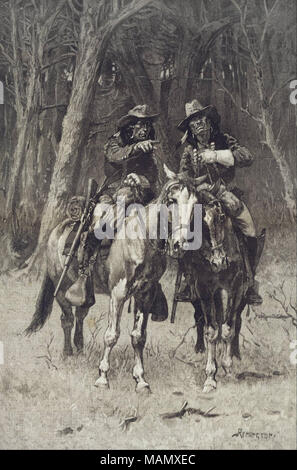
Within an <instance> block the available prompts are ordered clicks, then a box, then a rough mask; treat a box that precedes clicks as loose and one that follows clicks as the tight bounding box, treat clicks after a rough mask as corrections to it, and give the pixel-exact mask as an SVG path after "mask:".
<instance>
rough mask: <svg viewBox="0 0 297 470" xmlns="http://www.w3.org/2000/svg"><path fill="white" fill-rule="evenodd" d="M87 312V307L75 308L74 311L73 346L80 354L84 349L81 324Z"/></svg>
mask: <svg viewBox="0 0 297 470" xmlns="http://www.w3.org/2000/svg"><path fill="white" fill-rule="evenodd" d="M88 312H89V307H76V309H75V318H76V321H75V331H74V345H75V347H76V349H77V352H81V351H82V350H83V348H84V335H83V324H84V319H85V318H86V316H87V315H88Z"/></svg>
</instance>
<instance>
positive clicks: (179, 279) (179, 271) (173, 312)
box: [170, 266, 183, 323]
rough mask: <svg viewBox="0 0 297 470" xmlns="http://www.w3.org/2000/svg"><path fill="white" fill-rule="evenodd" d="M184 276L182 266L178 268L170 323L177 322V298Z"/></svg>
mask: <svg viewBox="0 0 297 470" xmlns="http://www.w3.org/2000/svg"><path fill="white" fill-rule="evenodd" d="M182 275H183V273H182V270H181V268H180V266H178V268H177V275H176V281H175V288H174V297H173V304H172V311H171V318H170V323H174V321H175V314H176V307H177V302H178V300H177V298H176V296H177V293H178V291H179V288H180V283H181V278H182Z"/></svg>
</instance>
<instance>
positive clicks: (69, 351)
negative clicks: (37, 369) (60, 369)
mask: <svg viewBox="0 0 297 470" xmlns="http://www.w3.org/2000/svg"><path fill="white" fill-rule="evenodd" d="M70 356H73V349H72V348H71V349H64V350H63V358H64V359H66V357H70Z"/></svg>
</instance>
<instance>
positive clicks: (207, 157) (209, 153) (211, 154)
mask: <svg viewBox="0 0 297 470" xmlns="http://www.w3.org/2000/svg"><path fill="white" fill-rule="evenodd" d="M199 159H200V161H201V162H202V163H216V162H217V154H216V151H215V150H210V149H205V150H203V152H200V153H199Z"/></svg>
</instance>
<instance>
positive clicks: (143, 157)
mask: <svg viewBox="0 0 297 470" xmlns="http://www.w3.org/2000/svg"><path fill="white" fill-rule="evenodd" d="M134 146H135V144H131V145H129V144H125V142H124V140H123V138H122V136H121V133H120V132H117V133H116V134H114V135H113V136H111V137H110V138H109V139H108V141H107V143H106V144H105V147H104V150H105V163H104V170H105V175H106V176H107V177H109V176H111V175H115V173H116V172H118V173H117V176H116V175H115V181H114V183H113V188H114V189H118V188H119V187H120V186H122V187H123V181H124V179H125V178H126V176H127V175H129V174H131V173H136V174H137V175H138V176H139V177H140V180H141V186H142V187H143V188H144V189H148V188H150V190H151V192H152V196H153V195H154V196H155V195H156V182H157V180H158V168H157V165H156V161H155V158H154V155H153V152H146V153H143V152H142V151H141V150H138V151H135V150H134Z"/></svg>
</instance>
